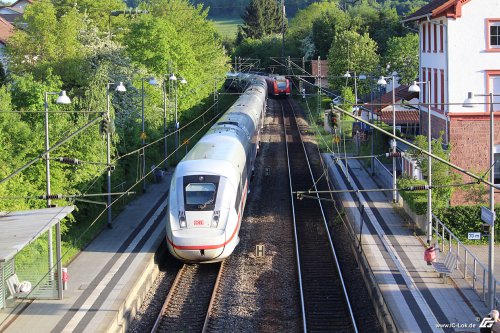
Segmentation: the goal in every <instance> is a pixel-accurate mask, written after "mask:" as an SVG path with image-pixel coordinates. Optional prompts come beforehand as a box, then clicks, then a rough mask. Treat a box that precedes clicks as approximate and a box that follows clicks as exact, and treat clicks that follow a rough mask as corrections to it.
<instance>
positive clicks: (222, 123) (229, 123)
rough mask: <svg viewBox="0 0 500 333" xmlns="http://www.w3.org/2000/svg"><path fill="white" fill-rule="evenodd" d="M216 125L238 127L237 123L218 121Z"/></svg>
mask: <svg viewBox="0 0 500 333" xmlns="http://www.w3.org/2000/svg"><path fill="white" fill-rule="evenodd" d="M217 125H234V126H238V123H237V122H236V121H219V122H218V123H217Z"/></svg>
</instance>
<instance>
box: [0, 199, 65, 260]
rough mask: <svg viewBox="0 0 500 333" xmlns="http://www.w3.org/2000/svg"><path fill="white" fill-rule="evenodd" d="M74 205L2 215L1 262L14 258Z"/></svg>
mask: <svg viewBox="0 0 500 333" xmlns="http://www.w3.org/2000/svg"><path fill="white" fill-rule="evenodd" d="M73 209H75V207H74V206H65V207H54V208H44V209H33V210H26V211H18V212H11V213H3V214H2V215H0V262H4V261H6V260H9V259H11V258H13V257H14V256H15V255H16V253H18V252H19V251H21V250H22V249H23V248H24V247H26V245H28V244H30V243H32V242H33V241H35V240H36V239H37V238H38V237H39V236H40V235H41V234H43V233H44V232H46V231H47V230H48V229H49V228H50V227H51V226H53V225H55V224H56V223H57V222H59V221H61V220H62V219H63V218H65V217H66V216H67V215H68V214H69V213H71V212H72V211H73Z"/></svg>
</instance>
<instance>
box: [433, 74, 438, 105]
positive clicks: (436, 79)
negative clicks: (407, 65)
mask: <svg viewBox="0 0 500 333" xmlns="http://www.w3.org/2000/svg"><path fill="white" fill-rule="evenodd" d="M433 86H434V107H435V108H436V109H437V108H439V106H438V70H437V69H436V68H434V82H433Z"/></svg>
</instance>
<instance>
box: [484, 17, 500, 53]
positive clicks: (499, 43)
mask: <svg viewBox="0 0 500 333" xmlns="http://www.w3.org/2000/svg"><path fill="white" fill-rule="evenodd" d="M486 22H487V28H486V29H487V36H488V37H487V38H488V40H487V41H486V43H487V49H488V50H492V51H500V19H486Z"/></svg>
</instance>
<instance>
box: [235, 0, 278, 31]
mask: <svg viewBox="0 0 500 333" xmlns="http://www.w3.org/2000/svg"><path fill="white" fill-rule="evenodd" d="M280 9H281V8H280V6H279V4H278V3H277V2H276V1H275V0H251V1H250V4H249V5H248V6H247V7H246V9H245V13H244V14H243V16H242V18H243V22H244V24H243V26H242V32H243V34H244V36H245V37H247V38H254V39H259V38H262V37H264V36H267V35H270V34H273V33H279V32H281V31H282V22H283V21H282V20H283V17H282V16H283V15H282V12H281V10H280Z"/></svg>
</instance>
